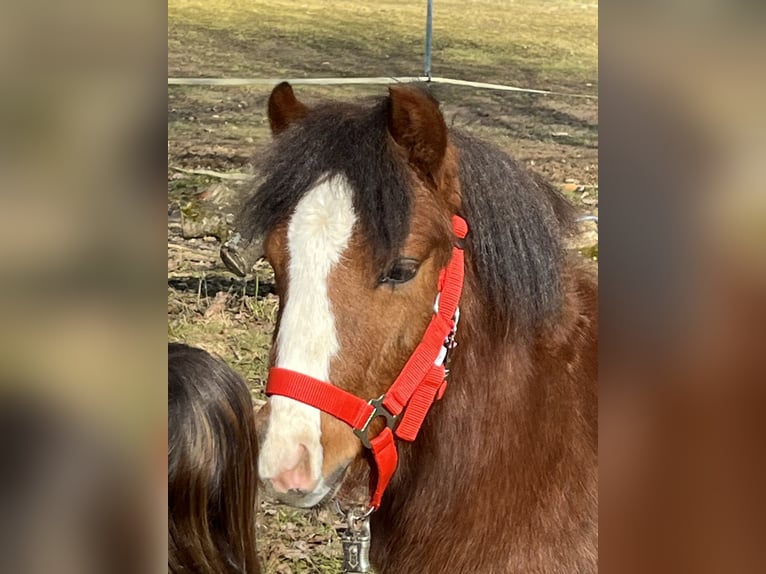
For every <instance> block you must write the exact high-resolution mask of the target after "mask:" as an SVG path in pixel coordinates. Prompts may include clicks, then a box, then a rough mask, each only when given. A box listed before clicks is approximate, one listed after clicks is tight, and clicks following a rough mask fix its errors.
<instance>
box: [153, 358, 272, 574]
mask: <svg viewBox="0 0 766 574" xmlns="http://www.w3.org/2000/svg"><path fill="white" fill-rule="evenodd" d="M257 444H258V441H257V437H256V434H255V415H254V413H253V403H252V399H251V397H250V391H249V390H248V388H247V385H246V384H245V381H243V380H242V378H241V377H240V376H239V375H237V374H236V373H235V372H234V371H232V370H231V369H230V368H229V367H228V366H227V365H226V364H225V363H224V362H223V361H221V360H220V359H216V358H214V357H212V356H211V355H209V354H208V353H207V352H205V351H203V350H202V349H196V348H193V347H189V346H187V345H184V344H181V343H168V571H169V572H171V573H172V574H181V573H189V572H204V573H206V574H208V573H209V574H232V573H237V574H257V573H258V572H259V571H260V570H259V564H258V557H257V555H256V546H255V513H256V503H257V500H256V497H257V480H258V478H257V475H256V472H255V466H256V464H257V457H258V449H257Z"/></svg>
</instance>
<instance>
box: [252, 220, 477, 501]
mask: <svg viewBox="0 0 766 574" xmlns="http://www.w3.org/2000/svg"><path fill="white" fill-rule="evenodd" d="M452 229H453V232H454V234H455V236H456V237H457V240H456V242H455V245H454V247H453V249H452V258H451V259H450V262H449V263H448V264H447V267H445V268H444V269H442V270H441V272H440V273H439V294H438V295H437V298H436V304H435V305H434V316H433V317H432V318H431V322H430V323H429V325H428V327H427V328H426V331H425V333H424V334H423V338H422V339H421V341H420V343H419V344H418V346H417V348H416V349H415V351H414V352H413V353H412V355H410V358H409V359H408V360H407V363H406V364H405V365H404V368H403V369H402V372H401V373H399V376H398V377H397V378H396V380H395V381H394V383H393V384H392V385H391V387H390V388H389V389H388V392H386V393H385V394H384V395H382V396H381V397H379V398H377V399H372V400H369V401H364V400H362V399H360V398H358V397H356V396H354V395H352V394H351V393H348V392H346V391H344V390H342V389H339V388H338V387H335V386H333V385H332V384H330V383H327V382H325V381H320V380H319V379H315V378H313V377H310V376H308V375H304V374H302V373H297V372H295V371H290V370H288V369H282V368H279V367H275V368H272V369H271V370H270V371H269V380H268V383H267V384H266V394H267V395H281V396H283V397H289V398H291V399H295V400H296V401H300V402H302V403H305V404H307V405H310V406H312V407H314V408H317V409H319V410H321V411H324V412H326V413H328V414H330V415H332V416H334V417H335V418H337V419H340V420H342V421H343V422H344V423H346V424H348V425H349V426H350V427H351V428H352V429H353V430H354V433H355V434H356V435H357V436H358V437H359V440H361V441H362V444H363V445H364V446H365V447H366V448H369V449H370V450H372V454H373V456H374V458H375V464H376V466H377V468H378V474H377V484H376V486H375V489H374V491H373V494H372V498H371V501H370V506H371V507H372V508H373V509H377V508H378V507H379V506H380V501H381V499H382V498H383V492H384V491H385V490H386V487H387V486H388V483H389V481H390V480H391V477H392V476H393V475H394V471H396V465H397V463H398V460H399V457H398V455H397V452H396V444H395V442H394V435H396V437H398V438H400V439H402V440H406V441H414V440H415V437H417V434H418V431H419V430H420V426H421V425H422V424H423V420H424V419H425V417H426V414H428V411H429V409H430V408H431V405H433V403H434V402H435V401H436V400H437V399H441V398H442V395H443V394H444V390H445V388H446V386H447V381H446V379H445V376H446V371H445V363H446V358H447V353H448V351H449V350H450V349H452V348H453V347H454V346H455V341H454V337H455V332H456V329H457V321H458V318H459V315H460V312H459V310H458V302H459V301H460V294H461V292H462V290H463V276H464V271H465V270H464V261H463V242H462V240H463V239H464V238H465V236H466V234H467V233H468V225H467V224H466V222H465V220H463V218H461V217H459V216H457V215H455V216H453V217H452ZM405 407H406V409H405ZM402 411H404V412H402ZM377 417H383V418H384V419H385V420H386V427H385V428H384V429H383V430H382V431H381V432H380V434H378V435H377V436H376V437H375V438H372V439H371V438H369V436H368V434H367V431H368V429H369V427H370V423H372V421H373V420H374V419H375V418H377Z"/></svg>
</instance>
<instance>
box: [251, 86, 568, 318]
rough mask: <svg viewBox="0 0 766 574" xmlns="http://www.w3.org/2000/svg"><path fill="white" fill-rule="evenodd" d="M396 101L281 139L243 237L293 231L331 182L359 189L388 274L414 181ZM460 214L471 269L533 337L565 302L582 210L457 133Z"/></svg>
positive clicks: (330, 107) (377, 255)
mask: <svg viewBox="0 0 766 574" xmlns="http://www.w3.org/2000/svg"><path fill="white" fill-rule="evenodd" d="M387 105H388V100H387V99H382V100H381V99H378V100H375V101H374V103H373V105H372V106H370V105H369V104H367V105H364V104H325V105H320V106H317V107H315V108H313V109H312V110H311V111H310V112H309V114H308V115H307V116H306V117H305V118H304V119H302V120H299V121H298V122H296V124H294V125H293V126H291V127H290V128H289V129H287V130H286V131H284V132H282V133H281V134H280V135H279V136H277V137H276V138H275V139H274V142H273V145H272V146H271V148H270V150H269V152H268V153H267V154H266V155H265V156H264V158H263V161H262V162H261V163H259V164H258V165H257V166H256V167H257V169H258V172H259V177H258V182H259V184H258V185H257V187H256V189H255V190H254V193H253V195H252V196H251V197H250V198H249V199H248V201H247V202H246V204H245V206H244V209H243V212H242V215H241V217H242V220H241V222H240V228H241V229H242V230H243V232H244V233H245V235H247V236H249V238H250V239H253V238H255V237H259V236H262V235H263V234H264V233H266V232H268V231H269V230H270V229H272V228H274V227H275V226H276V225H278V224H280V223H283V222H284V221H286V220H287V219H288V218H289V217H290V216H291V215H292V213H293V212H294V210H295V207H296V205H297V204H298V202H299V201H300V199H301V198H302V197H303V196H304V194H305V193H306V192H307V191H308V190H309V189H311V188H312V187H314V186H315V185H316V183H317V181H318V180H319V179H320V178H321V177H322V176H324V175H325V174H342V175H344V176H345V177H346V179H347V180H348V182H349V184H350V185H351V187H352V189H353V205H354V209H355V211H356V213H357V216H358V218H359V222H360V225H361V231H362V233H364V234H365V236H366V239H367V241H368V243H369V245H370V246H371V248H372V251H373V257H374V259H375V264H376V265H378V266H379V268H381V269H382V267H383V266H384V265H386V264H387V263H388V262H390V261H391V260H392V259H393V258H395V257H396V256H397V255H398V253H399V251H400V249H401V247H402V245H403V243H404V241H405V239H406V237H407V234H408V232H409V223H410V214H411V203H412V192H411V179H410V176H409V174H408V171H407V168H406V166H405V165H403V162H402V160H401V159H400V158H399V157H398V156H397V155H396V154H395V153H394V151H393V149H392V147H391V143H390V137H389V136H388V131H387V121H386V118H387V113H388V108H387ZM450 139H451V141H452V142H453V144H454V145H455V147H456V148H457V150H458V155H459V174H460V184H461V192H462V208H461V214H462V215H463V216H464V217H465V218H466V220H467V222H468V225H469V228H470V232H469V235H468V239H467V250H468V255H469V259H470V261H471V262H472V265H473V267H474V273H475V274H476V276H477V278H478V283H479V284H480V285H481V289H482V290H483V292H484V293H483V295H484V299H485V301H486V303H487V305H491V306H492V309H493V313H495V316H496V318H497V319H498V320H499V322H500V323H501V324H504V325H506V326H509V327H510V326H513V327H514V330H516V331H517V332H521V333H524V332H532V331H534V330H535V329H536V328H538V327H539V326H540V325H541V324H543V323H544V322H545V321H546V320H547V319H549V318H551V317H552V316H554V315H555V314H556V312H557V311H558V308H559V306H560V302H561V290H562V286H561V275H560V271H561V266H562V263H563V257H564V248H563V245H562V238H563V236H564V234H565V233H566V232H567V231H568V230H569V229H570V228H571V226H572V221H573V214H574V208H573V207H572V205H571V204H570V203H569V202H567V201H566V199H564V198H563V197H562V196H561V194H559V193H558V192H557V191H556V190H555V189H554V188H553V187H551V186H550V185H549V184H548V183H546V182H545V181H544V180H543V179H542V178H541V177H540V176H538V175H537V174H534V173H531V172H529V171H527V170H526V169H525V168H523V167H522V166H521V165H520V164H518V163H517V162H516V161H514V160H513V159H511V158H510V157H509V156H508V155H507V154H506V153H504V152H503V151H501V150H500V149H498V148H497V147H495V146H493V145H490V144H487V143H485V142H482V141H480V140H477V139H475V138H473V137H471V136H469V135H467V134H465V133H462V132H460V131H457V130H451V131H450Z"/></svg>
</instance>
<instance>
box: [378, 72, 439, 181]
mask: <svg viewBox="0 0 766 574" xmlns="http://www.w3.org/2000/svg"><path fill="white" fill-rule="evenodd" d="M388 99H389V102H390V105H389V109H388V131H389V132H390V133H391V137H393V138H394V141H395V142H396V143H397V144H399V145H400V146H402V147H403V148H404V149H405V150H406V151H407V153H408V159H409V161H410V163H411V164H412V165H413V166H415V167H416V168H418V169H419V170H420V171H421V172H423V174H424V175H433V174H435V173H436V172H437V171H438V169H439V167H441V164H442V160H443V159H444V154H445V152H446V151H447V124H445V123H444V117H442V113H441V112H440V111H439V103H438V102H437V101H436V100H435V99H434V98H433V97H432V96H431V95H430V94H427V93H426V92H424V91H421V90H419V89H417V88H413V87H410V86H391V87H389V88H388Z"/></svg>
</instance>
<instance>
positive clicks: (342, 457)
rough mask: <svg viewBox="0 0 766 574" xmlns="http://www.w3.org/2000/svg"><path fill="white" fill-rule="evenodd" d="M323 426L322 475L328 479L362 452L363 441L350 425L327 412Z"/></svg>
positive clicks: (323, 416)
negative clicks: (357, 436) (360, 440)
mask: <svg viewBox="0 0 766 574" xmlns="http://www.w3.org/2000/svg"><path fill="white" fill-rule="evenodd" d="M321 426H322V437H321V444H322V454H323V456H322V476H323V477H324V478H325V479H327V478H328V477H330V476H333V475H334V474H336V473H337V472H338V471H339V469H342V468H345V467H346V466H348V464H349V463H350V462H351V461H352V460H354V459H355V458H357V457H358V456H359V455H360V454H361V452H362V443H361V442H359V439H358V438H356V435H354V433H353V431H352V430H351V428H350V427H349V426H348V425H346V424H345V423H343V422H341V421H339V420H338V419H336V418H334V417H332V416H330V415H328V414H326V413H322V417H321Z"/></svg>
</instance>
